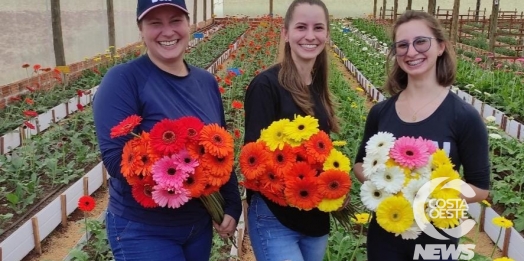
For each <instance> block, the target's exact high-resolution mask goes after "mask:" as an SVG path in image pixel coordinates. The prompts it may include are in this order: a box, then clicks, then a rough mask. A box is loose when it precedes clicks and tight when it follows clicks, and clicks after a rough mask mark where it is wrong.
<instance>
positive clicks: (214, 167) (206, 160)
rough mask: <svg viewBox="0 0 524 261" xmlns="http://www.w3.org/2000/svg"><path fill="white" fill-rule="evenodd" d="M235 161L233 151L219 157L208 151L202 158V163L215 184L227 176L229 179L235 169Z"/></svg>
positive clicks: (211, 182) (210, 180) (210, 181)
mask: <svg viewBox="0 0 524 261" xmlns="http://www.w3.org/2000/svg"><path fill="white" fill-rule="evenodd" d="M233 163H234V154H233V153H231V154H229V155H226V156H225V157H217V156H213V155H211V154H209V153H206V154H204V156H202V157H201V158H200V165H202V166H203V167H204V169H205V170H206V172H208V174H209V176H208V179H209V183H210V184H213V185H216V184H218V183H220V180H222V179H224V178H226V177H227V179H229V176H230V175H231V172H232V171H233ZM210 176H212V177H210ZM215 179H217V180H215Z"/></svg>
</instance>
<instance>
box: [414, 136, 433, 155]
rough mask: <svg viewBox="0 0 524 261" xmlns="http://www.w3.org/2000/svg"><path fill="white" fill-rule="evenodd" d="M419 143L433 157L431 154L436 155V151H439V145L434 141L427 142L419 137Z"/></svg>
mask: <svg viewBox="0 0 524 261" xmlns="http://www.w3.org/2000/svg"><path fill="white" fill-rule="evenodd" d="M417 142H419V144H421V145H424V146H426V148H427V150H428V153H429V155H431V154H433V153H435V151H437V145H436V144H435V142H433V141H432V140H426V139H424V138H422V137H419V138H418V139H417Z"/></svg>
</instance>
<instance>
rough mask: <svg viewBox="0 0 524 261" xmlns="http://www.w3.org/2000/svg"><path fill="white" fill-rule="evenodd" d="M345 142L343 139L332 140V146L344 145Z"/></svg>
mask: <svg viewBox="0 0 524 261" xmlns="http://www.w3.org/2000/svg"><path fill="white" fill-rule="evenodd" d="M346 144H347V142H346V141H343V140H336V141H333V146H335V147H341V146H344V145H346Z"/></svg>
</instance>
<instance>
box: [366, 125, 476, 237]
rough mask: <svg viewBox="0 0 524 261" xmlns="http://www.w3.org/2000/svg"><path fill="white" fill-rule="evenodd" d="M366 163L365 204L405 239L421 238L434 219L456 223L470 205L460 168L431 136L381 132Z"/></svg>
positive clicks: (368, 149)
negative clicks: (462, 192)
mask: <svg viewBox="0 0 524 261" xmlns="http://www.w3.org/2000/svg"><path fill="white" fill-rule="evenodd" d="M362 167H363V172H364V176H365V177H366V178H367V181H366V182H364V184H363V185H362V187H361V191H360V196H361V199H362V202H363V203H364V206H365V207H366V208H368V209H369V210H371V211H375V212H376V218H377V222H378V224H379V225H380V226H381V227H382V228H384V229H385V230H386V231H388V232H391V233H395V235H397V236H398V235H401V236H402V238H403V239H415V238H417V237H418V236H419V235H420V233H421V231H422V230H424V228H425V226H426V225H427V224H429V223H430V222H431V223H432V224H433V225H434V226H436V227H438V228H441V229H445V228H452V227H455V226H457V225H458V224H459V220H460V219H461V218H463V217H464V215H465V213H466V211H467V204H466V203H465V201H463V200H462V199H460V188H459V185H460V182H461V180H460V176H459V174H458V172H457V171H455V170H454V168H453V164H452V163H451V160H450V159H449V157H448V156H447V154H446V152H445V151H444V150H441V149H437V147H436V146H435V144H434V143H433V142H432V141H430V140H426V139H423V138H421V137H419V138H413V137H400V138H398V139H397V138H395V137H394V136H393V134H391V133H388V132H379V133H378V134H376V135H374V136H373V137H371V138H370V139H369V141H368V142H367V144H366V156H365V157H364V162H363V166H362ZM415 221H417V222H415Z"/></svg>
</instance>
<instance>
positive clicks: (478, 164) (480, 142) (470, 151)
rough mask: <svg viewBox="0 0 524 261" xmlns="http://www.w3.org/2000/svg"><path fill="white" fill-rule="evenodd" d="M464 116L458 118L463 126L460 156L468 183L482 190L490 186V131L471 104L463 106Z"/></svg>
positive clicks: (459, 142) (460, 136) (459, 148)
mask: <svg viewBox="0 0 524 261" xmlns="http://www.w3.org/2000/svg"><path fill="white" fill-rule="evenodd" d="M463 111H464V114H463V115H461V117H458V119H459V120H460V122H458V124H460V125H459V126H461V127H462V128H461V131H460V132H459V136H458V137H459V140H458V141H457V147H458V154H459V157H460V162H461V163H462V166H463V173H464V179H465V181H466V182H467V183H469V184H472V185H474V186H476V187H478V188H481V189H489V186H490V160H489V145H488V130H487V128H486V124H484V122H483V121H482V118H481V117H480V115H479V113H478V112H477V111H476V110H475V109H474V108H473V107H471V106H470V105H469V104H467V105H464V106H463Z"/></svg>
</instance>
